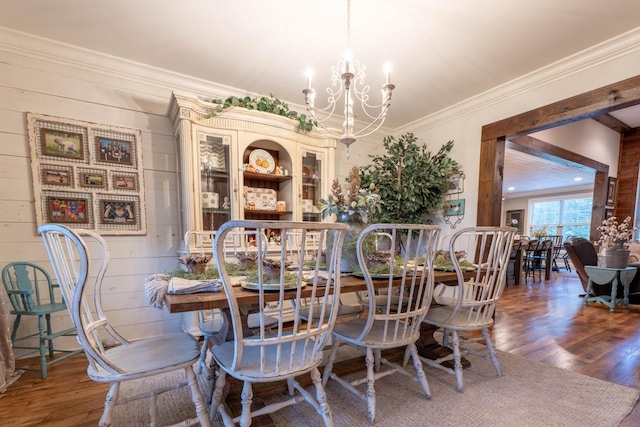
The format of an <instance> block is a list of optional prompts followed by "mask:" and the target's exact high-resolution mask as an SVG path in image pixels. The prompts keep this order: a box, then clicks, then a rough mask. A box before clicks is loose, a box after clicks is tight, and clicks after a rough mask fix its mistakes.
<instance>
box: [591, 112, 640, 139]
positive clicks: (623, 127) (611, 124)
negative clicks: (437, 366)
mask: <svg viewBox="0 0 640 427" xmlns="http://www.w3.org/2000/svg"><path fill="white" fill-rule="evenodd" d="M593 120H595V121H596V122H598V123H600V124H603V125H605V126H606V127H608V128H609V129H612V130H615V131H616V132H618V133H621V134H624V133H627V132H629V131H631V130H632V129H633V128H632V127H631V126H629V125H627V124H626V123H625V122H623V121H621V120H618V119H616V118H615V117H613V116H612V115H611V114H609V113H607V114H603V115H601V116H595V117H594V118H593Z"/></svg>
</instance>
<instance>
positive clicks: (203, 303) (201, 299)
mask: <svg viewBox="0 0 640 427" xmlns="http://www.w3.org/2000/svg"><path fill="white" fill-rule="evenodd" d="M434 274H435V275H434V278H435V282H436V283H440V282H444V283H457V278H456V273H455V272H453V271H434ZM376 283H379V284H380V287H384V286H386V285H387V284H388V282H387V280H377V281H374V284H376ZM365 289H367V285H366V283H365V281H364V279H362V278H360V277H356V276H342V277H340V292H341V293H342V294H347V293H351V292H357V291H363V290H365ZM234 290H235V293H236V298H237V299H238V304H240V305H254V304H258V303H259V300H258V293H257V292H255V291H251V290H247V289H244V288H242V287H239V286H238V287H234ZM289 292H291V293H292V295H293V294H294V293H295V290H292V291H289ZM303 295H304V290H303ZM270 296H271V297H272V298H270ZM264 297H265V300H266V302H270V301H277V300H278V292H271V293H267V292H265V293H264ZM164 301H165V305H166V306H167V308H168V310H169V312H170V313H183V312H187V311H198V310H208V309H212V308H226V307H227V306H228V303H227V297H226V296H225V293H224V292H202V293H197V294H186V295H168V294H167V295H165V297H164Z"/></svg>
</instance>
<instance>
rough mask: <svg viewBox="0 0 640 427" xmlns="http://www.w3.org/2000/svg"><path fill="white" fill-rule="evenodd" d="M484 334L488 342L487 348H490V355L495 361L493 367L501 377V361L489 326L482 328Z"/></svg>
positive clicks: (485, 340) (492, 360)
mask: <svg viewBox="0 0 640 427" xmlns="http://www.w3.org/2000/svg"><path fill="white" fill-rule="evenodd" d="M482 336H483V337H484V342H485V343H486V344H487V350H489V357H490V358H491V362H493V367H494V368H495V369H496V374H497V375H498V376H499V377H501V376H502V369H500V362H499V361H498V356H497V354H496V350H495V349H494V348H493V342H492V341H491V337H490V336H489V330H488V329H487V328H484V329H482Z"/></svg>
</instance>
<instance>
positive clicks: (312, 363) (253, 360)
mask: <svg viewBox="0 0 640 427" xmlns="http://www.w3.org/2000/svg"><path fill="white" fill-rule="evenodd" d="M314 344H315V343H314V342H312V341H309V342H308V343H306V345H305V344H304V342H303V341H298V342H296V343H295V346H296V347H295V356H294V357H293V360H294V363H293V364H292V365H291V366H289V358H288V357H281V359H280V363H279V366H276V356H277V351H278V346H276V345H270V346H267V347H264V349H265V352H264V360H265V362H264V363H265V365H264V368H263V370H262V371H261V370H260V358H261V354H260V351H261V347H260V346H245V347H244V349H243V354H242V362H241V364H240V366H238V367H237V368H236V369H235V370H233V367H232V363H233V357H234V351H235V342H233V341H225V342H224V343H222V344H220V345H215V346H213V347H212V348H211V353H212V354H213V357H214V359H215V360H216V362H217V363H218V365H219V366H220V368H221V369H222V370H224V371H225V372H227V373H228V374H229V375H231V376H233V377H235V378H238V379H240V380H249V381H251V382H267V381H273V379H274V378H286V377H290V376H292V375H299V374H303V373H305V372H308V371H310V370H311V369H312V368H314V367H316V366H318V365H319V364H320V362H321V361H322V351H317V352H315V357H314V358H313V359H312V358H311V357H310V356H311V355H312V354H314V353H313V351H312V346H313V345H314ZM290 348H291V343H282V347H281V354H283V355H284V354H287V355H288V354H291V350H290ZM276 368H278V370H277V371H276Z"/></svg>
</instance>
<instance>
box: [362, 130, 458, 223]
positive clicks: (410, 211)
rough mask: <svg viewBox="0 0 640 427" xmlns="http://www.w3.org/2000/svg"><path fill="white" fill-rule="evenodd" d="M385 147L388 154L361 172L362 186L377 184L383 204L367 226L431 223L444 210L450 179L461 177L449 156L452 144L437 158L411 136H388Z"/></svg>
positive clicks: (446, 146) (456, 163)
mask: <svg viewBox="0 0 640 427" xmlns="http://www.w3.org/2000/svg"><path fill="white" fill-rule="evenodd" d="M383 145H384V148H385V149H386V150H387V153H386V154H384V155H381V156H372V161H371V164H370V165H369V166H364V167H361V168H360V185H361V186H362V187H363V188H368V187H369V186H370V185H372V184H374V185H375V188H376V190H377V192H378V193H377V194H378V196H379V197H380V202H381V204H380V207H379V209H377V210H375V211H373V212H371V213H370V217H369V221H368V222H369V223H374V222H380V223H388V224H392V223H406V224H420V223H424V222H425V221H428V217H429V216H430V215H433V214H435V213H436V212H437V211H438V210H439V209H440V208H441V207H442V204H443V202H444V200H445V195H446V193H447V190H448V189H449V179H450V178H451V177H454V176H456V175H460V174H461V173H462V169H461V166H460V164H459V163H458V162H457V161H455V160H453V159H452V158H451V157H450V156H449V154H450V153H451V150H452V149H453V141H449V142H447V143H446V144H444V145H442V147H440V149H439V150H438V152H437V153H435V154H432V153H431V152H430V151H429V150H428V149H427V147H426V145H424V144H423V145H418V144H417V138H416V137H415V136H414V135H413V134H412V133H406V134H404V135H401V136H400V137H399V138H395V137H393V136H388V137H386V138H385V139H384V142H383Z"/></svg>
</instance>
